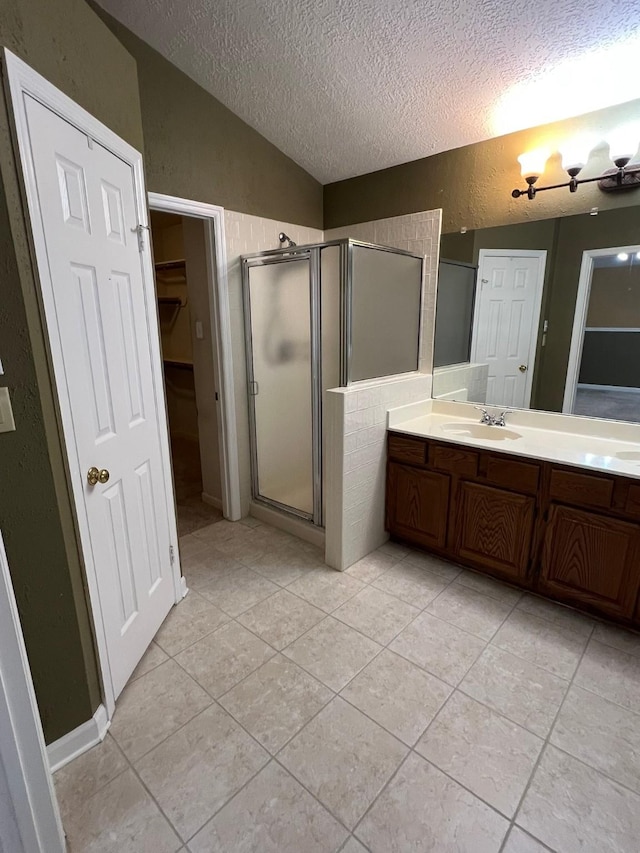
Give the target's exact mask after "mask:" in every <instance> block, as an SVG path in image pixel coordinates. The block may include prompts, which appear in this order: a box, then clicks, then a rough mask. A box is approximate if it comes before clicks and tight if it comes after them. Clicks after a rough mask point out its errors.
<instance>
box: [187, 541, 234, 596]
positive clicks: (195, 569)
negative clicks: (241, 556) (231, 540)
mask: <svg viewBox="0 0 640 853" xmlns="http://www.w3.org/2000/svg"><path fill="white" fill-rule="evenodd" d="M241 566H242V563H241V562H240V561H239V560H236V558H235V557H230V556H229V555H228V554H223V553H222V551H218V550H217V549H215V548H213V547H211V546H207V550H206V551H204V552H200V553H199V554H197V555H196V557H195V558H194V559H193V560H192V561H191V562H190V563H189V564H187V565H183V566H182V571H183V572H184V575H185V577H186V579H187V586H189V587H190V588H191V589H195V590H196V591H199V590H200V588H201V587H203V586H206V585H207V584H208V583H210V582H211V581H212V580H214V579H215V577H216V575H217V574H218V573H220V572H224V571H225V570H228V569H239V568H240V567H241Z"/></svg>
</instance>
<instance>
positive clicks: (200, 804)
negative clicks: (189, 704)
mask: <svg viewBox="0 0 640 853" xmlns="http://www.w3.org/2000/svg"><path fill="white" fill-rule="evenodd" d="M268 760H269V755H268V753H267V752H266V751H265V750H264V749H262V747H261V746H259V745H258V744H257V743H256V742H255V741H254V740H253V738H251V737H249V735H248V734H247V733H246V732H245V731H244V730H243V729H242V728H241V727H240V726H239V725H238V724H237V723H236V722H235V720H233V719H232V718H231V717H230V716H229V714H227V712H226V711H224V710H223V709H222V708H220V707H218V706H217V705H212V706H211V707H210V708H207V709H206V710H205V711H203V712H202V713H201V714H198V716H197V717H195V718H194V719H193V720H191V721H190V722H188V723H187V724H186V725H185V726H183V727H182V728H181V729H180V730H179V731H177V732H175V734H173V735H171V737H169V738H167V740H165V741H164V742H163V743H161V744H160V745H159V746H157V747H156V748H155V749H154V750H152V751H151V752H150V753H148V754H147V755H145V756H144V758H142V759H141V760H140V761H138V762H136V765H135V766H136V770H137V771H138V773H139V774H140V778H141V779H142V781H143V782H144V783H145V785H146V786H147V788H148V789H149V791H150V792H151V794H152V795H153V796H154V797H155V799H156V801H157V802H158V804H159V805H160V808H161V809H162V811H163V812H164V813H165V815H166V816H167V817H168V818H169V820H170V821H171V823H172V824H173V826H174V827H175V828H176V829H177V831H178V833H179V834H180V835H181V836H182V838H183V840H185V841H187V840H188V839H189V838H190V837H191V836H192V835H193V834H194V833H195V832H197V831H198V830H199V829H200V828H201V827H202V826H204V824H205V823H206V822H207V821H208V820H209V818H210V817H212V816H213V814H215V812H216V811H218V809H220V808H221V807H222V806H223V805H224V804H225V803H226V802H227V801H228V800H229V799H231V797H232V796H233V795H234V794H235V793H236V792H237V791H238V790H239V789H240V788H241V787H242V786H243V785H244V784H245V783H246V782H248V781H249V779H250V778H251V777H252V776H253V775H255V773H257V772H258V770H259V769H260V768H261V767H263V766H264V765H265V764H266V763H267V761H268Z"/></svg>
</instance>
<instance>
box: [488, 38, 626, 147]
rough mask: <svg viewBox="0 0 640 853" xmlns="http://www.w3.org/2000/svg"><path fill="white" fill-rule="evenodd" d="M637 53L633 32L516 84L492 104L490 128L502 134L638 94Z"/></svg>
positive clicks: (607, 104)
mask: <svg viewBox="0 0 640 853" xmlns="http://www.w3.org/2000/svg"><path fill="white" fill-rule="evenodd" d="M639 53H640V35H635V36H633V37H632V38H629V39H627V40H625V41H622V42H617V43H614V44H608V45H606V46H605V47H602V48H600V49H597V50H592V51H589V52H588V53H585V54H583V55H582V56H580V57H577V58H574V59H568V60H566V61H564V62H561V63H559V64H558V65H556V66H555V67H554V68H551V69H550V70H549V71H545V72H542V73H540V74H538V75H536V76H534V77H532V78H530V79H528V80H524V81H523V82H522V83H518V84H516V85H515V86H513V87H512V88H511V89H509V90H508V91H507V92H505V94H504V95H503V96H502V97H501V98H500V100H499V101H498V103H497V105H496V109H495V111H494V115H493V128H494V132H495V133H496V135H498V136H501V135H503V134H505V133H512V132H513V131H516V130H524V129H526V128H529V127H536V126H537V125H540V124H549V123H550V122H553V121H561V120H562V119H566V118H569V117H570V116H579V115H583V114H584V113H589V112H592V111H593V110H599V109H603V108H604V107H609V106H612V105H613V104H623V103H625V102H626V101H632V100H634V99H635V98H638V97H640V75H639V74H638V54H639ZM636 150H637V149H636ZM634 153H635V152H634Z"/></svg>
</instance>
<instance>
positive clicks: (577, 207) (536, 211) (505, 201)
mask: <svg viewBox="0 0 640 853" xmlns="http://www.w3.org/2000/svg"><path fill="white" fill-rule="evenodd" d="M639 114H640V100H635V101H630V102H629V103H627V104H622V105H620V106H615V107H609V108H607V109H605V110H598V111H597V112H593V113H588V114H587V115H584V116H579V117H578V118H573V119H567V120H566V121H561V122H555V123H554V124H548V125H544V126H542V127H538V128H533V129H531V130H523V131H519V132H518V133H510V134H508V135H507V136H501V137H498V138H497V139H490V140H487V141H486V142H479V143H477V144H475V145H467V146H465V147H464V148H456V149H454V150H452V151H445V152H443V153H442V154H436V155H434V156H433V157H425V158H423V159H421V160H414V161H412V162H411V163H403V164H402V165H400V166H394V167H393V168H391V169H383V170H381V171H379V172H371V173H370V174H368V175H362V176H360V177H357V178H350V179H349V180H346V181H339V182H337V183H333V184H328V185H327V186H325V188H324V226H325V228H336V227H338V226H340V225H351V224H353V223H355V222H366V221H369V220H372V219H382V218H384V217H387V216H400V215H402V214H405V213H416V212H417V211H419V210H432V209H433V208H437V207H441V208H442V217H443V218H442V231H443V233H448V232H453V231H459V230H460V228H461V227H462V226H466V227H467V228H468V229H469V230H471V229H476V228H489V227H491V226H494V225H505V224H508V223H513V222H528V221H532V220H536V219H551V218H554V217H557V216H570V215H572V214H576V213H583V212H586V211H588V210H589V209H590V208H591V207H594V206H597V207H600V209H601V210H607V209H611V208H617V207H625V206H630V205H631V206H632V205H635V204H637V201H636V200H635V199H634V196H633V193H631V194H630V195H629V194H627V195H625V194H624V193H623V194H617V195H616V194H612V195H605V194H604V193H602V192H600V190H598V188H597V186H595V185H591V186H582V187H580V189H579V190H578V192H577V193H569V191H568V190H563V191H556V192H548V193H542V194H540V195H538V196H537V197H536V199H535V200H534V201H531V202H530V201H529V200H528V199H526V198H523V199H513V198H511V190H512V189H514V187H521V186H522V185H523V181H522V178H521V177H520V166H519V163H518V161H517V157H518V155H519V154H522V153H523V152H525V151H530V150H533V149H534V148H537V147H539V146H541V145H546V144H548V145H549V146H550V147H551V150H554V149H555V148H557V147H558V146H559V145H560V144H561V142H562V140H563V139H565V138H566V137H571V136H573V135H575V134H580V133H589V134H591V133H593V134H595V135H596V136H605V137H606V132H607V131H608V130H611V128H612V127H615V126H616V125H619V124H623V123H625V122H628V121H631V120H636V121H637V117H638V115H639ZM610 167H611V163H610V161H609V159H608V148H607V147H606V146H604V147H601V148H600V149H598V150H597V151H596V152H594V154H593V156H592V159H591V161H590V163H589V170H590V171H592V172H593V174H599V171H600V170H601V169H606V168H610ZM565 179H566V173H564V172H563V171H562V166H561V163H560V157H559V156H558V155H555V156H554V157H553V158H552V159H551V160H550V161H549V163H548V165H547V171H546V173H545V175H544V181H541V182H540V183H556V181H557V180H565Z"/></svg>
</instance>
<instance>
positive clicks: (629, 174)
mask: <svg viewBox="0 0 640 853" xmlns="http://www.w3.org/2000/svg"><path fill="white" fill-rule="evenodd" d="M630 159H631V158H630V157H620V158H618V159H617V160H615V164H616V168H615V169H609V170H608V171H606V172H604V173H603V174H602V175H598V176H597V177H596V178H578V174H579V172H580V169H579V168H578V167H577V166H576V167H574V168H571V169H568V170H567V171H568V173H569V176H570V179H569V180H568V181H566V182H565V183H563V184H550V185H549V186H546V187H536V186H535V184H536V181H537V180H538V176H536V175H528V176H527V177H526V178H525V180H526V182H527V184H528V187H527V188H526V189H524V190H518V189H516V190H513V192H512V193H511V195H512V197H513V198H520V197H521V196H523V195H526V196H527V198H528V199H529V200H530V201H531V200H532V199H534V198H535V197H536V195H537V193H541V192H545V190H558V189H562V188H563V187H569V192H572V193H574V192H576V191H577V189H578V187H579V186H580V184H592V183H594V181H598V186H599V187H600V189H601V190H602V191H603V192H611V191H615V190H632V189H638V188H640V166H633V167H631V168H628V167H627V163H628V162H629V160H630Z"/></svg>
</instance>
